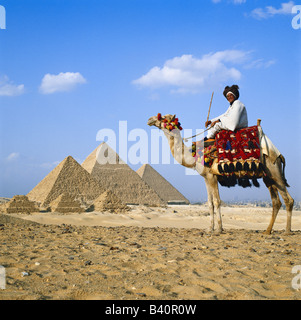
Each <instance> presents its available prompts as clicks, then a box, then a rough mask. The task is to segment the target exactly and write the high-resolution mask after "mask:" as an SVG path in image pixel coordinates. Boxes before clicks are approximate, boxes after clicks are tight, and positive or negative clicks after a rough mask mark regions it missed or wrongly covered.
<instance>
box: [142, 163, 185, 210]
mask: <svg viewBox="0 0 301 320" xmlns="http://www.w3.org/2000/svg"><path fill="white" fill-rule="evenodd" d="M136 172H137V173H138V175H139V176H140V177H141V178H142V180H143V181H145V182H146V183H147V184H148V185H149V186H150V187H151V188H152V189H153V190H155V191H156V193H157V194H158V195H159V196H160V198H161V199H163V200H164V201H166V202H167V203H169V204H189V203H190V202H189V200H188V199H186V198H185V197H184V196H183V195H182V193H180V192H179V191H178V190H177V189H176V188H175V187H174V186H173V185H171V184H170V183H169V182H168V181H167V180H166V179H165V178H163V177H162V176H161V175H160V173H159V172H157V171H156V170H155V169H154V168H153V167H151V166H150V165H149V164H144V165H143V166H142V167H140V168H139V169H138V170H137V171H136Z"/></svg>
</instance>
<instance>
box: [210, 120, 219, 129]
mask: <svg viewBox="0 0 301 320" xmlns="http://www.w3.org/2000/svg"><path fill="white" fill-rule="evenodd" d="M210 122H211V121H210ZM218 122H220V120H219V119H218V120H216V121H213V122H211V126H210V128H212V127H213V126H215V125H216V124H217V123H218Z"/></svg>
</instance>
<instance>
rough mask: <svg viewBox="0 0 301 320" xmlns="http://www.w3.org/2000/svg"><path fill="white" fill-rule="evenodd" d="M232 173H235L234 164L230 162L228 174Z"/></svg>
mask: <svg viewBox="0 0 301 320" xmlns="http://www.w3.org/2000/svg"><path fill="white" fill-rule="evenodd" d="M234 171H235V167H234V163H233V162H231V163H230V164H229V172H230V173H232V172H234Z"/></svg>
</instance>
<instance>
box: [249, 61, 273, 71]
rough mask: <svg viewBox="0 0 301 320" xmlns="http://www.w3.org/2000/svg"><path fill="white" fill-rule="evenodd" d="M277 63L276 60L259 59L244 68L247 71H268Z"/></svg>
mask: <svg viewBox="0 0 301 320" xmlns="http://www.w3.org/2000/svg"><path fill="white" fill-rule="evenodd" d="M275 63H276V60H268V61H265V60H264V59H257V60H254V61H251V62H250V63H249V64H247V65H245V66H244V68H245V69H267V68H269V67H270V66H272V65H273V64H275Z"/></svg>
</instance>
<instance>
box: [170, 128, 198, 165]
mask: <svg viewBox="0 0 301 320" xmlns="http://www.w3.org/2000/svg"><path fill="white" fill-rule="evenodd" d="M164 134H165V136H166V137H167V139H168V143H169V146H170V151H171V154H172V155H173V157H174V158H175V159H176V161H177V162H178V163H179V164H181V165H182V166H184V167H187V168H194V167H195V158H194V157H193V156H192V155H191V152H189V149H188V148H187V147H186V146H185V144H184V143H183V139H182V137H181V134H180V131H178V130H177V131H176V130H173V134H169V133H167V132H165V131H164Z"/></svg>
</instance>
